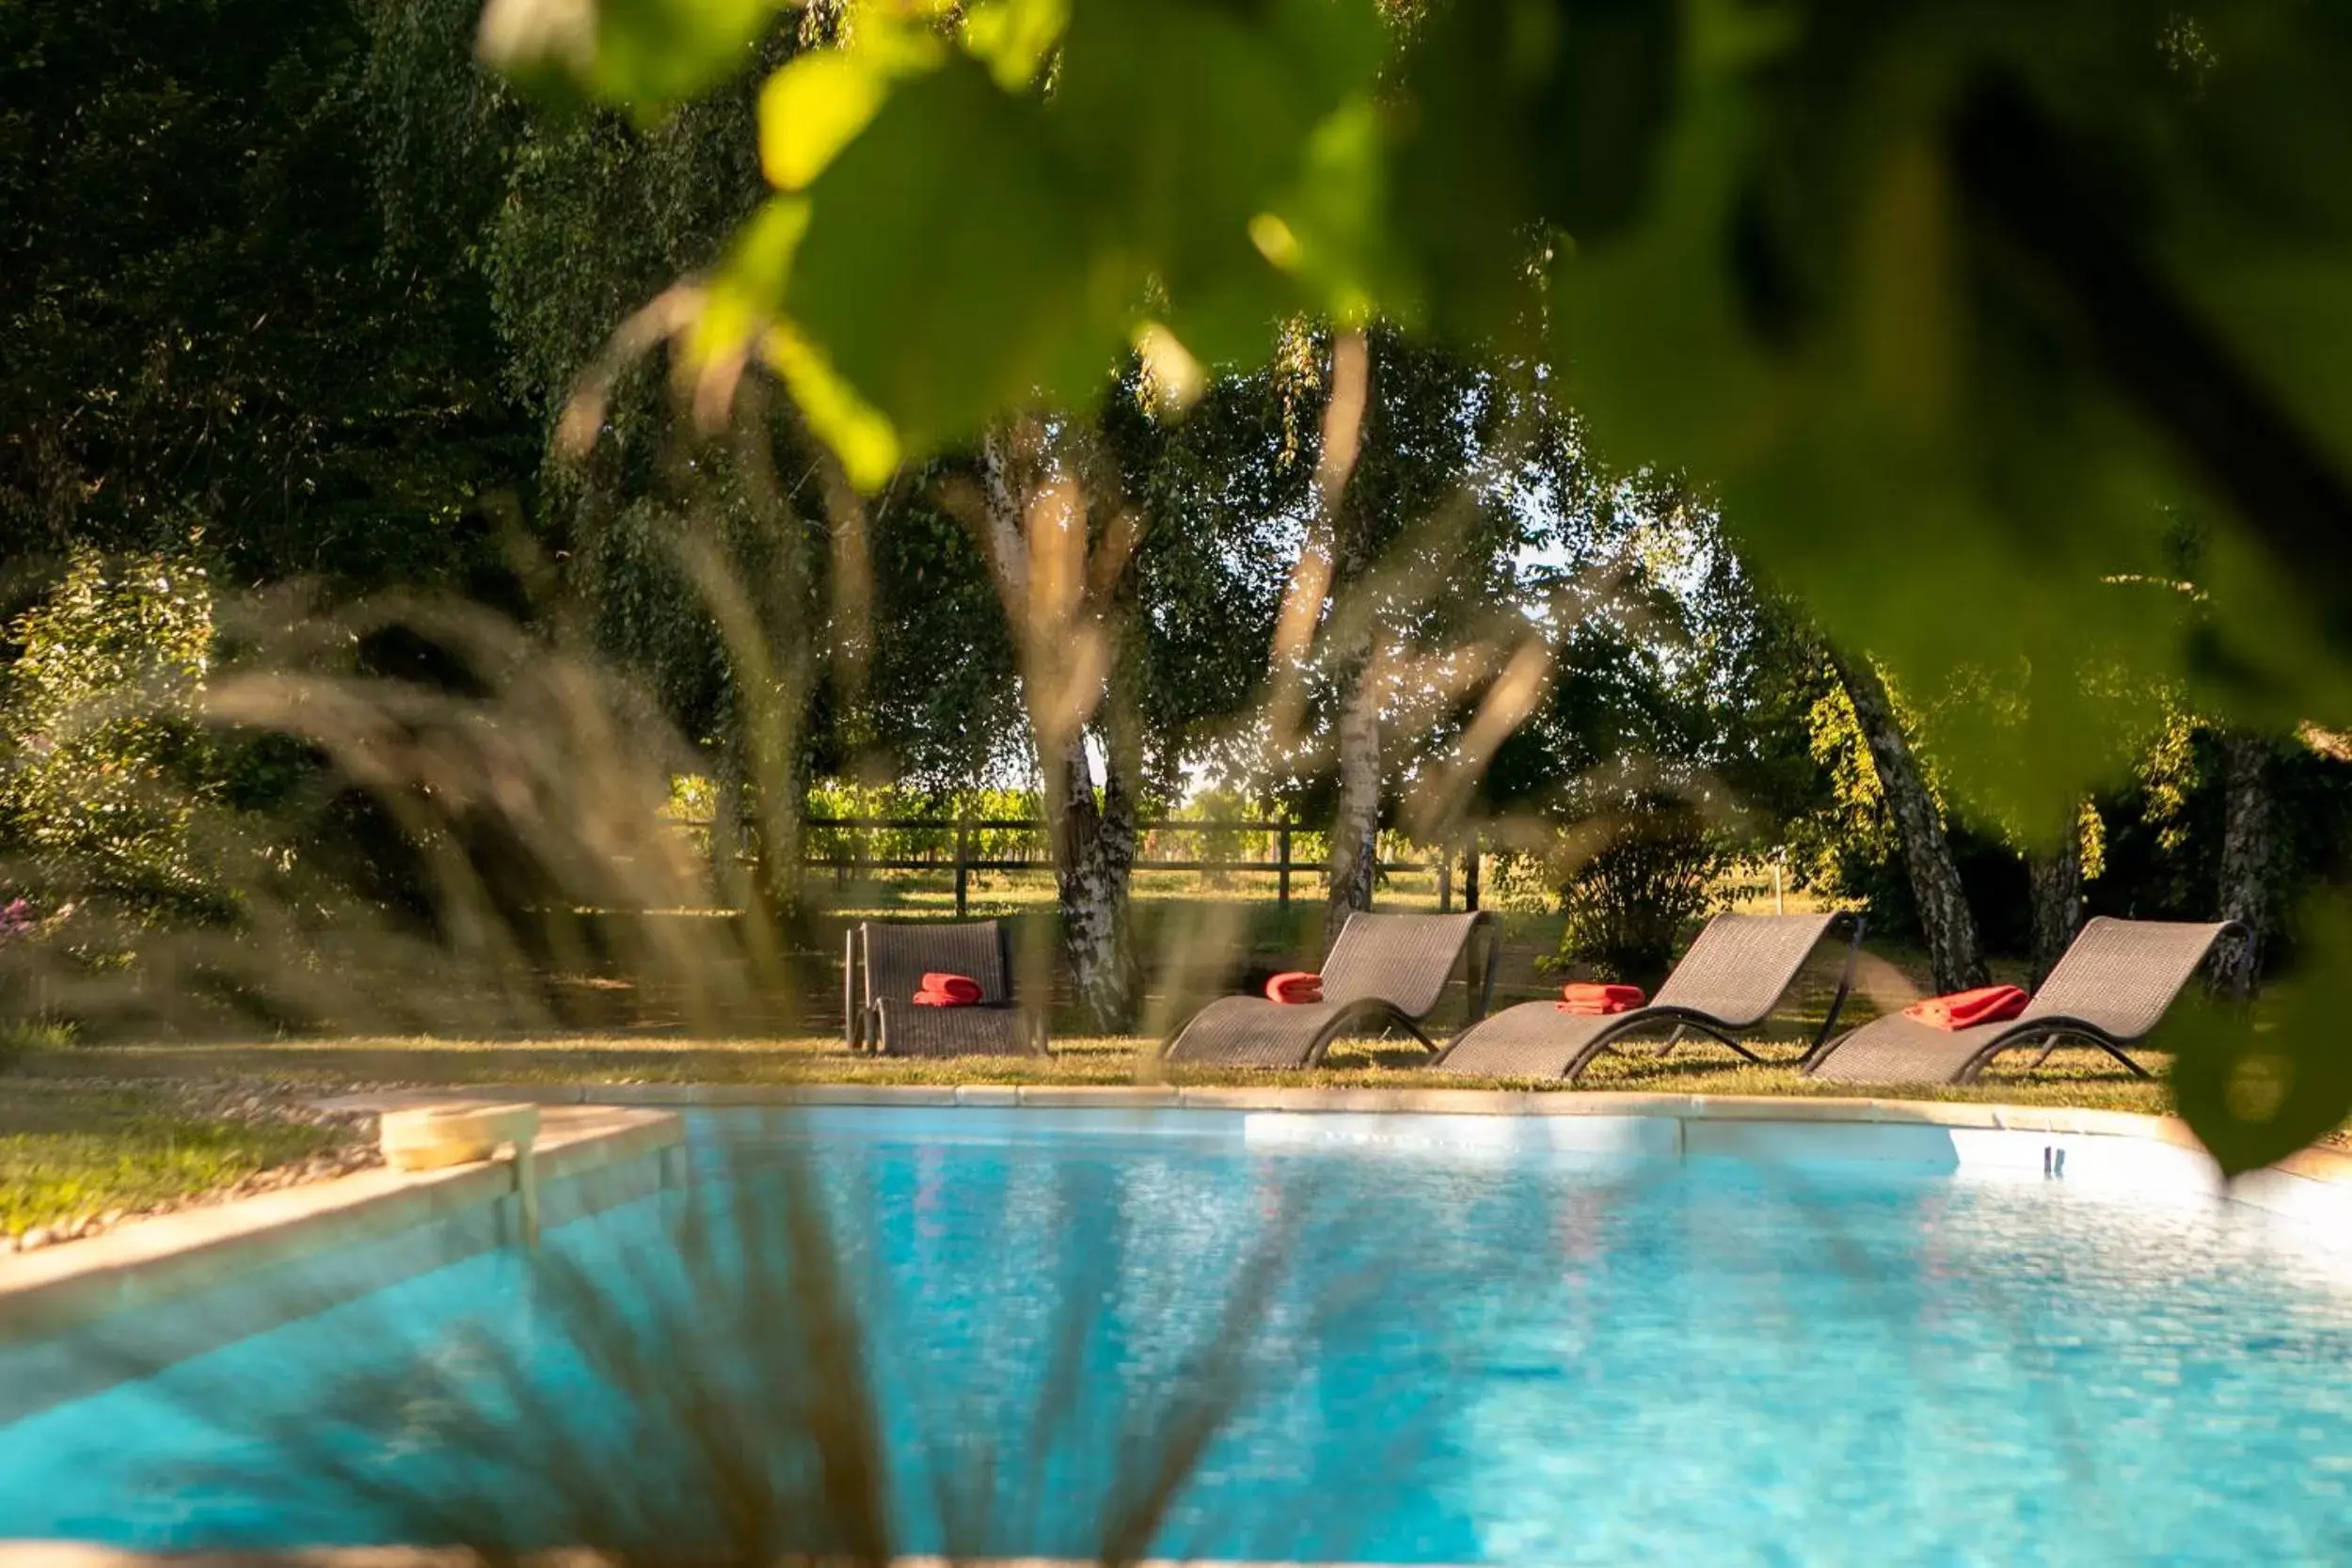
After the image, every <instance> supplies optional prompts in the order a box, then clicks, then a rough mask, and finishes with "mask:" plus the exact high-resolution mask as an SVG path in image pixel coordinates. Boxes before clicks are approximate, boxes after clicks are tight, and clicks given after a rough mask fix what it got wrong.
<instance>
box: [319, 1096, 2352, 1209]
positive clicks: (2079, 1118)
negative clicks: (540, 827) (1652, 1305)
mask: <svg viewBox="0 0 2352 1568" xmlns="http://www.w3.org/2000/svg"><path fill="white" fill-rule="evenodd" d="M454 1099H463V1100H501V1101H532V1102H533V1103H536V1104H540V1105H612V1106H628V1107H638V1108H643V1107H662V1108H667V1109H673V1110H717V1109H722V1108H724V1107H728V1106H778V1107H781V1106H790V1105H870V1106H906V1107H929V1108H932V1109H938V1108H943V1107H949V1106H980V1107H987V1108H990V1109H994V1110H1005V1109H1009V1108H1013V1107H1022V1106H1035V1107H1039V1108H1041V1109H1042V1108H1052V1109H1057V1110H1083V1109H1099V1110H1138V1111H1150V1110H1158V1111H1177V1110H1196V1111H1288V1112H1294V1113H1298V1114H1303V1115H1314V1114H1318V1113H1345V1114H1350V1115H1365V1114H1375V1115H1377V1114H1391V1115H1406V1116H1474V1117H1673V1118H1675V1119H1676V1120H1678V1121H1740V1122H1757V1121H1765V1122H1773V1121H1777V1122H1816V1123H1819V1122H1842V1123H1861V1124H1884V1125H1907V1126H1915V1127H1943V1128H1961V1129H1969V1130H1975V1131H1994V1132H2048V1133H2058V1134H2066V1135H2071V1136H2076V1137H2116V1138H2137V1139H2141V1140H2145V1141H2148V1142H2153V1143H2161V1144H2167V1145H2169V1146H2170V1147H2172V1148H2181V1149H2186V1150H2189V1151H2191V1152H2193V1153H2202V1152H2203V1149H2204V1146H2203V1145H2202V1144H2201V1143H2199V1142H2198V1141H2197V1134H2196V1133H2194V1132H2190V1131H2189V1128H2188V1124H2187V1123H2186V1122H2185V1121H2182V1120H2181V1119H2180V1118H2179V1117H2155V1116H2147V1115H2143V1114H2142V1113H2140V1112H2137V1111H2102V1110H2095V1109H2091V1108H2088V1107H2081V1108H2077V1107H2073V1106H2065V1105H2008V1104H2001V1103H1998V1102H1994V1101H1972V1100H1902V1099H1885V1098H1874V1097H1873V1098H1865V1097H1860V1096H1833V1095H1820V1096H1809V1095H1808V1096H1799V1095H1765V1094H1756V1095H1712V1094H1652V1093H1645V1092H1641V1091H1637V1090H1625V1089H1600V1090H1593V1089H1441V1088H1337V1087H1334V1088H1323V1087H1315V1086H1309V1085H1265V1086H1264V1087H1263V1088H1260V1087H1256V1086H1253V1085H1246V1084H1242V1085H1235V1084H1218V1085H1126V1084H1099V1085H1089V1084H953V1085H951V1084H503V1085H467V1086H466V1087H465V1088H464V1089H463V1090H443V1089H399V1090H389V1091H384V1092H379V1093H374V1094H361V1095H350V1096H341V1097H333V1098H326V1099H322V1100H320V1101H318V1103H319V1104H320V1105H322V1106H326V1107H330V1108H351V1107H358V1108H365V1109H375V1108H378V1107H386V1106H395V1105H403V1104H410V1103H419V1104H421V1103H424V1102H426V1101H447V1100H454ZM2271 1173H2283V1174H2286V1175H2290V1176H2295V1177H2299V1178H2301V1179H2303V1180H2309V1181H2317V1182H2322V1183H2325V1184H2327V1185H2329V1186H2339V1187H2346V1188H2352V1153H2339V1152H2337V1151H2335V1150H2333V1149H2328V1148H2305V1149H2300V1150H2297V1151H2296V1153H2293V1154H2290V1155H2288V1156H2287V1157H2286V1158H2285V1159H2283V1160H2281V1161H2280V1162H2279V1163H2278V1164H2274V1165H2271V1166H2270V1167H2268V1171H2267V1172H2263V1173H2256V1174H2271ZM2241 1180H2243V1179H2241Z"/></svg>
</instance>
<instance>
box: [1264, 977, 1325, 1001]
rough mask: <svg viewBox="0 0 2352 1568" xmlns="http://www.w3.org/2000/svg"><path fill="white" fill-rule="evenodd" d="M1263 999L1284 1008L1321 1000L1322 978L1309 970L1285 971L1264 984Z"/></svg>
mask: <svg viewBox="0 0 2352 1568" xmlns="http://www.w3.org/2000/svg"><path fill="white" fill-rule="evenodd" d="M1265 998H1266V1000H1267V1001H1269V1002H1279V1003H1281V1004H1282V1005H1283V1006H1300V1005H1301V1004H1304V1003H1309V1002H1320V1001H1322V1000H1323V976H1322V975H1320V974H1316V973H1315V972H1314V971H1313V970H1311V969H1292V970H1285V971H1283V972H1282V973H1281V974H1277V975H1276V976H1275V977H1274V978H1273V979H1271V980H1268V981H1267V982H1266V983H1265Z"/></svg>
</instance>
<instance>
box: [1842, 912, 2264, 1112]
mask: <svg viewBox="0 0 2352 1568" xmlns="http://www.w3.org/2000/svg"><path fill="white" fill-rule="evenodd" d="M2245 936H2246V927H2244V926H2242V925H2240V924H2238V923H2237V922H2236V921H2222V922H2220V923H2218V924H2215V925H2210V926H2207V925H2190V924H2185V923H2178V922H2169V921H2133V920H2114V919H2109V918H2106V917H2105V916H2102V917H2100V918H2099V919H2095V920H2092V921H2091V922H2090V923H2089V924H2088V925H2086V926H2085V927H2083V928H2082V930H2081V932H2080V933H2078V934H2077V935H2076V936H2075V938H2074V944H2073V945H2072V946H2070V947H2069V948H2068V949H2067V950H2066V956H2065V957H2064V958H2060V959H2059V960H2058V964H2057V966H2056V967H2055V968H2053V969H2052V970H2051V971H2050V974H2049V977H2048V978H2047V979H2045V980H2043V981H2042V989H2041V990H2040V991H2038V992H2037V993H2036V994H2035V996H2034V998H2033V1000H2032V1001H2031V1002H2030V1003H2028V1004H2027V1005H2026V1011H2025V1012H2024V1013H2023V1014H2022V1015H2020V1016H2019V1017H2017V1018H2014V1019H2011V1020H2009V1021H2007V1022H2000V1023H1981V1024H1979V1025H1977V1026H1976V1027H1975V1028H1973V1029H1939V1028H1936V1027H1935V1026H1934V1025H1932V1024H1929V1023H1922V1022H1919V1021H1918V1020H1916V1019H1914V1018H1910V1017H1908V1016H1906V1015H1904V1014H1902V1013H1890V1014H1888V1015H1887V1016H1886V1017H1884V1018H1879V1019H1873V1020H1872V1021H1871V1022H1868V1023H1866V1024H1864V1025H1862V1026H1861V1027H1860V1028H1858V1029H1852V1030H1849V1031H1848V1032H1847V1033H1846V1034H1843V1035H1841V1036H1839V1037H1837V1038H1836V1039H1835V1040H1832V1041H1831V1042H1830V1043H1829V1045H1828V1047H1827V1048H1826V1049H1824V1050H1822V1051H1821V1052H1820V1053H1819V1054H1817V1055H1816V1056H1814V1057H1813V1059H1812V1060H1811V1061H1809V1062H1808V1063H1807V1064H1806V1066H1805V1072H1806V1074H1807V1075H1808V1076H1810V1077H1813V1078H1818V1079H1821V1080H1824V1081H1827V1082H1833V1083H1849V1084H1897V1083H1910V1084H1933V1083H1942V1084H1973V1083H1975V1082H1976V1081H1977V1080H1978V1078H1979V1077H1980V1076H1981V1075H1982V1074H1983V1072H1984V1070H1985V1069H1987V1068H1989V1067H1991V1066H1992V1065H1993V1062H1994V1058H1995V1057H1997V1056H1999V1055H2000V1054H2001V1053H2004V1052H2008V1051H2018V1050H2029V1049H2031V1048H2032V1047H2034V1046H2036V1045H2039V1046H2041V1047H2042V1054H2041V1055H2040V1056H2037V1057H2036V1058H2034V1063H2033V1065H2034V1066H2035V1067H2037V1068H2038V1067H2040V1066H2042V1063H2044V1062H2046V1061H2048V1060H2049V1059H2050V1053H2052V1052H2054V1051H2056V1050H2058V1048H2059V1047H2060V1046H2062V1045H2065V1044H2066V1043H2067V1042H2069V1041H2078V1042H2080V1043H2082V1044H2085V1045H2089V1046H2092V1047H2094V1048H2096V1049H2098V1050H2100V1051H2104V1052H2106V1053H2107V1054H2108V1055H2109V1056H2112V1057H2114V1058H2115V1059H2116V1060H2117V1061H2119V1062H2121V1063H2122V1064H2123V1066H2124V1067H2125V1068H2126V1069H2129V1070H2130V1071H2131V1073H2132V1074H2133V1076H2135V1077H2138V1078H2146V1077H2149V1076H2151V1074H2150V1073H2149V1071H2148V1069H2146V1068H2144V1067H2142V1066H2140V1065H2139V1064H2138V1063H2137V1062H2136V1061H2134V1060H2133V1059H2132V1056H2131V1053H2129V1052H2128V1051H2126V1050H2125V1049H2124V1048H2125V1047H2126V1046H2129V1045H2132V1044H2134V1043H2135V1042H2137V1041H2138V1040H2141V1039H2144V1038H2145V1037H2147V1036H2148V1034H2149V1033H2150V1032H2151V1031H2152V1030H2153V1029H2154V1028H2155V1026H2156V1025H2157V1024H2158V1023H2159V1022H2162V1021H2163V1018H2164V1015H2165V1013H2166V1011H2167V1010H2168V1009H2169V1008H2170V1006H2171V1005H2172V1002H2173V1000H2174V998H2176V997H2177V996H2178V995H2179V994H2180V992H2181V989H2182V988H2183V987H2184V986H2185V985H2186V984H2187V983H2188V980H2189V977H2190V976H2191V975H2193V974H2196V972H2197V969H2198V966H2199V965H2201V964H2202V963H2203V962H2204V960H2205V957H2206V955H2207V954H2208V953H2210V952H2211V951H2212V949H2213V946H2214V944H2215V943H2216V942H2218V941H2220V940H2221V939H2222V938H2224V937H2234V938H2236V939H2238V940H2240V941H2243V940H2244V939H2245ZM2093 1014H2097V1015H2099V1016H2097V1017H2094V1016H2091V1015H2093Z"/></svg>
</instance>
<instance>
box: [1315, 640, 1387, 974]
mask: <svg viewBox="0 0 2352 1568" xmlns="http://www.w3.org/2000/svg"><path fill="white" fill-rule="evenodd" d="M1339 752H1340V800H1339V808H1338V810H1337V811H1336V812H1335V813H1334V814H1333V816H1332V821H1331V880H1330V893H1329V896H1328V898H1327V901H1326V903H1325V905H1324V911H1323V944H1324V947H1325V949H1326V950H1327V951H1328V950H1329V948H1330V945H1331V943H1332V942H1334V941H1336V940H1338V937H1339V934H1340V927H1343V926H1344V925H1346V924H1347V917H1348V916H1349V915H1350V914H1352V913H1354V912H1356V911H1359V910H1369V909H1371V908H1372V896H1373V889H1374V885H1375V882H1376V881H1377V879H1378V878H1379V872H1380V853H1379V843H1380V694H1379V691H1378V690H1377V689H1376V687H1375V682H1374V679H1373V676H1372V673H1371V672H1370V671H1369V670H1367V671H1365V672H1364V673H1362V674H1360V675H1359V677H1358V678H1357V680H1356V682H1355V683H1354V685H1353V687H1352V688H1351V689H1350V690H1349V692H1348V697H1347V705H1346V706H1345V707H1344V708H1343V709H1342V710H1341V712H1340V729H1339Z"/></svg>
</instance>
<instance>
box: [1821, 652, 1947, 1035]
mask: <svg viewBox="0 0 2352 1568" xmlns="http://www.w3.org/2000/svg"><path fill="white" fill-rule="evenodd" d="M1830 661H1831V663H1832V664H1834V665H1835V666H1836V670H1837V677H1838V679H1839V681H1840V682H1842V683H1843V684H1844V686H1845V688H1846V696H1847V698H1848V700H1849V701H1851V703H1852V704H1853V711H1854V718H1855V720H1856V721H1858V722H1859V723H1860V725H1861V727H1862V738H1863V740H1864V741H1865V743H1867V745H1868V747H1869V750H1870V765H1871V767H1872V768H1874V769H1875V770H1876V771H1877V773H1878V780H1879V789H1880V792H1881V793H1882V794H1883V795H1884V796H1885V798H1886V806H1887V810H1888V812H1889V813H1890V814H1891V815H1892V816H1893V817H1894V819H1895V840H1896V843H1897V845H1898V847H1899V848H1900V850H1901V853H1902V857H1903V872H1904V875H1905V876H1906V877H1907V878H1909V879H1910V882H1911V896H1912V900H1913V902H1915V904H1917V905H1918V907H1919V926H1920V928H1921V930H1922V931H1923V932H1924V933H1925V934H1926V936H1927V941H1928V963H1929V966H1930V967H1931V969H1933V970H1934V972H1935V988H1936V990H1939V991H1943V992H1947V993H1948V992H1951V991H1961V990H1972V989H1974V988H1975V987H1978V986H1981V985H1983V984H1984V983H1985V968H1984V955H1983V952H1982V951H1981V950H1980V949H1979V946H1978V944H1977V922H1976V919H1975V917H1974V916H1972V915H1971V914H1970V913H1969V912H1968V898H1967V895H1966V894H1965V893H1964V892H1963V890H1962V888H1961V885H1960V868H1959V866H1958V865H1957V864H1955V863H1953V860H1952V847H1951V844H1950V842H1949V841H1948V840H1947V838H1946V837H1945V836H1944V818H1943V816H1942V814H1941V813H1939V812H1938V811H1937V810H1936V807H1935V797H1934V796H1933V795H1932V794H1931V793H1930V792H1929V789H1928V783H1927V776H1926V775H1925V774H1923V773H1922V772H1921V771H1920V770H1919V763H1918V759H1917V758H1916V757H1915V756H1913V755H1912V751H1911V742H1910V741H1909V739H1907V738H1906V737H1905V736H1904V735H1903V729H1902V723H1901V721H1899V720H1898V719H1897V718H1896V716H1895V704H1894V700H1893V699H1892V698H1891V697H1889V696H1888V695H1887V692H1886V683H1885V682H1883V681H1882V680H1881V679H1879V673H1878V672H1877V671H1876V670H1874V669H1872V668H1871V667H1870V663H1869V661H1868V660H1867V658H1861V657H1855V658H1848V657H1845V656H1844V655H1842V654H1839V653H1837V652H1836V651H1835V650H1832V652H1831V654H1830Z"/></svg>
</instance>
